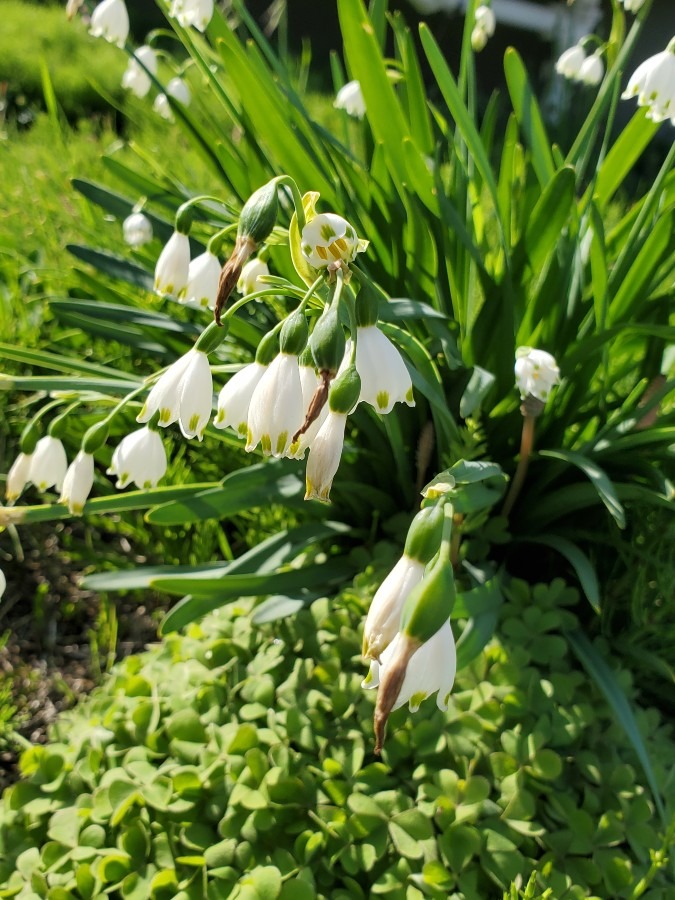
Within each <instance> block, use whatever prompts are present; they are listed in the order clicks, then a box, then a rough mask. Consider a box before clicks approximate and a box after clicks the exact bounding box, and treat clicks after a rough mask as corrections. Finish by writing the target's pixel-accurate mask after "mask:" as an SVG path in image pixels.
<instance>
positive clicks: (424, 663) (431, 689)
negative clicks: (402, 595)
mask: <svg viewBox="0 0 675 900" xmlns="http://www.w3.org/2000/svg"><path fill="white" fill-rule="evenodd" d="M402 647H403V642H402V641H401V634H400V632H399V634H397V635H396V637H395V638H394V640H393V641H392V642H391V644H389V646H388V647H387V649H386V650H385V651H384V652H383V654H382V657H381V661H380V662H379V663H378V662H377V660H375V659H374V660H372V661H371V663H370V672H369V673H368V675H367V676H366V678H365V680H364V681H363V684H362V686H363V687H365V688H375V687H378V685H379V683H380V668H382V669H383V670H386V668H387V666H393V665H395V664H396V662H397V653H398V652H399V650H400V649H401V648H402ZM456 670H457V651H456V648H455V638H454V636H453V634H452V628H451V627H450V622H446V623H445V625H442V626H441V628H439V630H438V631H437V632H436V634H434V635H433V636H432V637H430V638H429V640H428V641H425V642H424V643H423V644H422V646H421V647H420V648H419V649H418V650H416V651H415V652H414V653H413V655H412V656H411V657H410V660H409V661H408V666H407V668H406V673H405V678H404V679H403V684H402V685H401V689H400V691H399V693H398V697H397V698H396V700H395V702H394V705H393V707H392V709H398V708H399V707H400V706H403V704H404V703H407V704H408V706H409V709H410V712H417V710H418V709H419V708H420V704H421V703H422V701H423V700H426V698H427V697H429V696H430V695H431V694H434V693H436V691H438V694H437V697H436V705H437V706H438V708H439V709H442V710H446V709H447V708H448V700H449V699H450V692H451V690H452V685H453V684H454V682H455V672H456Z"/></svg>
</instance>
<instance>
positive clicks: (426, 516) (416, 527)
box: [403, 503, 444, 564]
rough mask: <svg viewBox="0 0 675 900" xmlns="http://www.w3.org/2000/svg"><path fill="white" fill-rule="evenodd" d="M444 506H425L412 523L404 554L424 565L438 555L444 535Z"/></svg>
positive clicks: (439, 504) (438, 504)
mask: <svg viewBox="0 0 675 900" xmlns="http://www.w3.org/2000/svg"><path fill="white" fill-rule="evenodd" d="M443 519H444V513H443V504H441V503H437V504H435V505H434V506H425V507H424V509H421V510H420V511H419V512H418V513H417V515H416V516H415V518H414V519H413V520H412V522H411V523H410V528H409V529H408V536H407V537H406V541H405V549H404V551H403V552H404V553H405V555H406V556H409V557H410V558H411V559H416V560H419V562H422V563H425V564H426V563H428V562H431V560H432V559H433V558H434V556H435V555H436V554H437V553H438V548H439V547H440V545H441V536H442V534H443Z"/></svg>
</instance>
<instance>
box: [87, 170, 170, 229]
mask: <svg viewBox="0 0 675 900" xmlns="http://www.w3.org/2000/svg"><path fill="white" fill-rule="evenodd" d="M70 183H71V184H72V186H73V187H74V188H75V190H76V191H78V192H79V193H80V194H82V196H83V197H86V198H87V200H91V202H92V203H95V204H96V205H97V206H100V207H101V209H105V210H106V211H107V212H109V213H112V214H113V215H114V216H115V217H116V218H118V219H121V220H122V219H125V218H126V217H127V216H129V215H130V214H131V212H132V211H133V208H134V206H135V204H136V201H135V200H132V199H130V198H129V197H124V196H123V195H122V194H118V193H117V192H116V191H111V190H110V188H108V187H105V186H104V185H102V184H95V183H94V182H93V181H87V180H86V179H84V178H73V179H72V180H71V182H70ZM143 215H144V216H146V217H147V218H148V219H149V220H150V221H151V222H152V230H153V233H154V235H155V237H158V238H159V239H160V240H162V241H164V242H166V241H168V240H169V238H170V237H171V234H172V232H173V223H172V222H169V221H168V220H167V219H161V218H160V217H159V216H157V215H155V214H154V213H151V212H150V211H149V210H147V209H146V210H144V211H143Z"/></svg>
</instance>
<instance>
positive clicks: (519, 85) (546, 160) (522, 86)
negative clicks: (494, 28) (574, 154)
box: [504, 47, 555, 187]
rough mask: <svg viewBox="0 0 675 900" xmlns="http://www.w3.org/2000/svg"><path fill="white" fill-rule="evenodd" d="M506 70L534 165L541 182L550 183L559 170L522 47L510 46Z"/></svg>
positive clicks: (519, 122) (505, 57) (506, 56)
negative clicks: (556, 167)
mask: <svg viewBox="0 0 675 900" xmlns="http://www.w3.org/2000/svg"><path fill="white" fill-rule="evenodd" d="M504 74H505V75H506V83H507V85H508V88H509V94H510V96H511V103H512V104H513V111H514V112H515V114H516V118H517V119H518V124H519V125H520V129H521V131H522V132H523V134H524V135H525V138H526V140H527V144H528V146H529V148H530V150H531V152H532V165H533V166H534V171H535V172H536V175H537V179H538V181H539V184H541V185H542V187H544V186H546V185H547V184H548V183H549V181H550V180H551V178H553V175H554V173H555V165H554V163H553V156H552V155H551V142H550V140H549V137H548V135H547V134H546V128H545V127H544V120H543V118H542V115H541V111H540V109H539V104H538V103H537V100H536V97H535V95H534V92H533V91H532V87H531V85H530V82H529V79H528V77H527V70H526V69H525V66H524V64H523V61H522V59H521V58H520V56H519V54H518V51H517V50H514V49H513V47H509V48H508V50H507V51H506V53H505V55H504Z"/></svg>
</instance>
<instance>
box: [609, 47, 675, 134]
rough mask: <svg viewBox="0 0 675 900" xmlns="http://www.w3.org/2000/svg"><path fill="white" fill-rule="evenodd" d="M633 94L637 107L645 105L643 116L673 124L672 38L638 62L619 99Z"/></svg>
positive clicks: (674, 54)
mask: <svg viewBox="0 0 675 900" xmlns="http://www.w3.org/2000/svg"><path fill="white" fill-rule="evenodd" d="M635 96H637V98H638V106H647V107H649V111H648V113H647V118H648V119H651V120H652V121H654V122H663V121H664V120H665V119H670V120H671V122H672V123H673V125H675V37H674V38H672V39H671V41H670V43H669V44H668V46H667V47H666V49H665V50H663V51H662V52H661V53H657V54H655V55H654V56H650V57H649V59H646V60H645V61H644V62H643V63H641V64H640V65H639V66H638V67H637V69H636V70H635V72H633V74H632V75H631V77H630V79H629V81H628V87H627V88H626V90H625V91H624V92H623V94H622V95H621V97H622V99H623V100H628V99H630V98H631V97H635Z"/></svg>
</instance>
